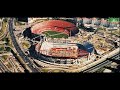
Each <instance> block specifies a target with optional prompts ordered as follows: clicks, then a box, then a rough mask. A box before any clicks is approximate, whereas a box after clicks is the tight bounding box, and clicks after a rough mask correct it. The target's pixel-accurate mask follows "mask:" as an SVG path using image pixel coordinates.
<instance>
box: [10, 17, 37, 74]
mask: <svg viewBox="0 0 120 90" xmlns="http://www.w3.org/2000/svg"><path fill="white" fill-rule="evenodd" d="M8 23H9V33H10V36H11V39H12V42H13V45H14V47H15V48H16V51H17V52H18V54H19V56H20V57H21V58H22V60H23V62H24V65H25V67H26V69H27V70H28V71H29V72H39V70H38V69H37V68H35V67H34V63H33V62H32V61H30V60H29V58H28V57H27V56H26V55H25V54H24V53H23V51H22V50H21V48H20V47H19V44H18V43H17V40H16V37H15V35H14V32H13V31H14V29H13V20H12V19H10V20H9V22H8Z"/></svg>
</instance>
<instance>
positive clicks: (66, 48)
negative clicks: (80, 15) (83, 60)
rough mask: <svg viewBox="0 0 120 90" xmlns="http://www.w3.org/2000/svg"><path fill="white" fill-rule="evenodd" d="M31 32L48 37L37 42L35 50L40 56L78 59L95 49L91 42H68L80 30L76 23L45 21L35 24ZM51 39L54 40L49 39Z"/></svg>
mask: <svg viewBox="0 0 120 90" xmlns="http://www.w3.org/2000/svg"><path fill="white" fill-rule="evenodd" d="M31 32H32V33H33V34H36V35H44V37H45V38H46V37H47V39H45V40H44V39H42V40H40V41H39V43H37V44H35V51H36V52H37V56H40V57H41V56H42V55H43V56H45V57H47V58H51V57H52V58H60V59H61V58H62V59H65V58H66V59H69V58H70V59H71V58H72V59H77V58H79V57H82V56H88V55H89V53H91V52H92V51H93V46H91V44H89V43H86V44H83V45H82V44H78V43H71V42H66V41H67V40H68V39H67V37H70V36H74V35H75V34H77V33H78V32H79V30H78V28H77V27H76V25H75V24H73V23H70V22H67V21H63V20H48V21H43V22H41V23H37V24H35V25H33V26H32V27H31ZM63 38H64V39H63ZM49 39H52V40H51V41H49ZM56 39H57V40H56ZM53 40H56V41H53ZM62 40H65V42H64V41H63V42H62ZM59 41H61V42H59Z"/></svg>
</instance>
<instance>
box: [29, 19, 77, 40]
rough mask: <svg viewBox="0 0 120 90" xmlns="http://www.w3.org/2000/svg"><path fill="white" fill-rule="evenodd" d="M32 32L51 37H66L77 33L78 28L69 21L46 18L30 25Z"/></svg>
mask: <svg viewBox="0 0 120 90" xmlns="http://www.w3.org/2000/svg"><path fill="white" fill-rule="evenodd" d="M31 31H32V33H34V34H45V35H46V36H48V37H52V38H62V37H63V38H67V37H68V36H73V35H75V34H76V33H78V28H77V27H76V26H75V25H74V24H73V23H70V22H67V21H63V20H48V21H43V22H41V23H38V24H36V25H34V26H32V27H31Z"/></svg>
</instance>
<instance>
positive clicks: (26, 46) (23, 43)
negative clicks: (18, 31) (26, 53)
mask: <svg viewBox="0 0 120 90" xmlns="http://www.w3.org/2000/svg"><path fill="white" fill-rule="evenodd" d="M22 46H23V48H25V49H28V48H29V47H30V43H29V42H27V41H24V42H22Z"/></svg>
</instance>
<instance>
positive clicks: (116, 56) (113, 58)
mask: <svg viewBox="0 0 120 90" xmlns="http://www.w3.org/2000/svg"><path fill="white" fill-rule="evenodd" d="M110 59H112V60H110ZM110 59H109V58H108V59H107V60H106V61H104V62H101V63H99V64H97V65H95V66H93V67H91V68H89V69H87V70H84V71H83V73H86V72H95V71H97V70H98V69H100V68H102V67H104V66H106V65H109V64H111V63H112V62H114V61H115V62H116V60H120V54H116V55H115V56H113V57H111V58H110Z"/></svg>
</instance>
